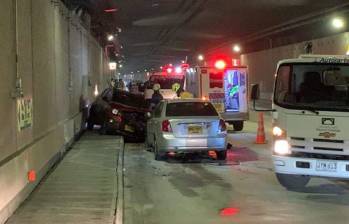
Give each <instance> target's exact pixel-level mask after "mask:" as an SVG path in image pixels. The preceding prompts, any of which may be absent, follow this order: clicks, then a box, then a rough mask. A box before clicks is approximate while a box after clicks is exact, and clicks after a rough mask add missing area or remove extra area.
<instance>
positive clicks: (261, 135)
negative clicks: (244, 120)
mask: <svg viewBox="0 0 349 224" xmlns="http://www.w3.org/2000/svg"><path fill="white" fill-rule="evenodd" d="M266 143H267V142H266V140H265V132H264V116H263V113H262V112H259V113H258V129H257V136H256V144H266Z"/></svg>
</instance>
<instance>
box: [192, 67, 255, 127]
mask: <svg viewBox="0 0 349 224" xmlns="http://www.w3.org/2000/svg"><path fill="white" fill-rule="evenodd" d="M234 62H235V61H234ZM232 65H234V66H227V63H226V62H225V61H224V60H217V61H216V62H215V63H213V65H212V66H199V67H196V68H195V69H194V70H193V69H189V72H188V73H187V83H186V87H187V90H188V91H189V92H191V93H192V94H193V95H194V97H198V98H202V99H206V100H209V101H210V102H211V103H212V104H213V105H214V107H215V108H216V110H217V111H218V112H219V113H220V115H221V117H222V118H223V119H224V120H225V121H226V122H228V123H229V124H232V125H233V127H234V130H236V131H241V130H242V129H243V126H244V121H245V120H247V119H248V102H247V85H248V84H247V67H246V66H239V65H238V64H237V63H236V62H235V63H232Z"/></svg>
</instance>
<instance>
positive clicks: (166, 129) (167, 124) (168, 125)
mask: <svg viewBox="0 0 349 224" xmlns="http://www.w3.org/2000/svg"><path fill="white" fill-rule="evenodd" d="M161 130H162V131H163V132H172V127H171V123H170V121H169V120H164V121H163V122H162V129H161Z"/></svg>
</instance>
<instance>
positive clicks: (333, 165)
mask: <svg viewBox="0 0 349 224" xmlns="http://www.w3.org/2000/svg"><path fill="white" fill-rule="evenodd" d="M316 170H317V171H328V172H336V171H337V162H333V161H319V160H318V161H316Z"/></svg>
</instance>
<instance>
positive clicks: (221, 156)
mask: <svg viewBox="0 0 349 224" xmlns="http://www.w3.org/2000/svg"><path fill="white" fill-rule="evenodd" d="M216 154H217V159H218V160H225V159H226V158H227V150H222V151H216Z"/></svg>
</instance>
